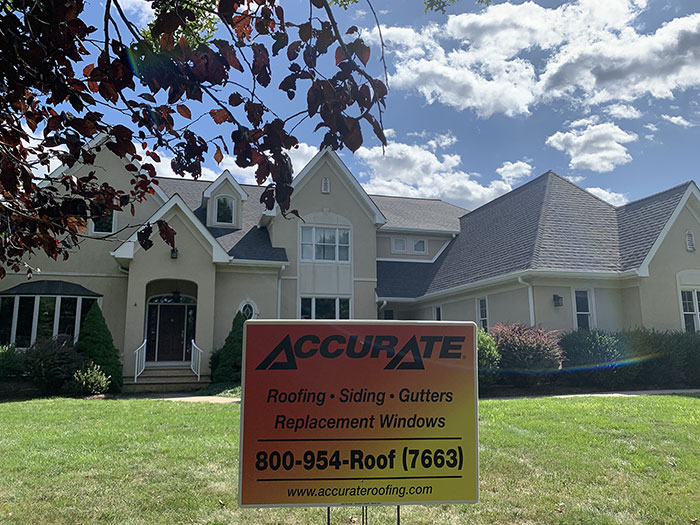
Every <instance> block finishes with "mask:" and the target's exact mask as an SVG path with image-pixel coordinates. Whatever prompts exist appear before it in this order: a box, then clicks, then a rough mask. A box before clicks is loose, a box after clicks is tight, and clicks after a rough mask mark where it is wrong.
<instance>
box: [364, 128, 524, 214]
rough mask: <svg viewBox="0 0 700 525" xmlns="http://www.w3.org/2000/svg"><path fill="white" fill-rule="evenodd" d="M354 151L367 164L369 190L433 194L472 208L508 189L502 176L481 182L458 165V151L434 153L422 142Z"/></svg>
mask: <svg viewBox="0 0 700 525" xmlns="http://www.w3.org/2000/svg"><path fill="white" fill-rule="evenodd" d="M355 155H356V156H357V158H358V159H359V160H360V161H361V162H363V163H364V164H365V165H366V166H367V167H368V168H369V172H368V173H364V174H362V175H364V176H365V177H367V180H366V181H364V182H363V183H362V185H363V186H364V188H365V190H366V191H367V192H369V193H375V194H381V195H403V196H407V197H425V198H437V199H443V200H446V201H449V202H454V203H456V204H459V205H460V206H464V207H466V208H468V209H474V208H477V207H479V206H481V205H482V204H484V203H486V202H488V201H490V200H492V199H495V198H496V197H498V196H499V195H502V194H504V193H506V192H508V191H510V190H511V189H512V187H511V186H510V184H508V183H507V182H505V181H503V180H493V181H491V182H489V183H488V184H481V183H480V182H479V181H477V180H475V179H476V178H477V177H478V175H477V174H474V173H468V172H466V171H464V170H463V169H462V168H461V164H462V158H461V157H460V156H459V155H454V154H442V155H440V156H438V155H437V154H436V153H435V152H433V151H430V149H429V148H428V147H426V146H424V145H415V144H404V143H395V142H394V143H390V144H389V145H388V146H387V147H386V151H385V152H384V153H383V152H382V148H381V147H379V146H376V147H372V148H366V147H364V146H363V147H361V148H360V149H359V150H357V152H356V153H355ZM363 178H364V177H363Z"/></svg>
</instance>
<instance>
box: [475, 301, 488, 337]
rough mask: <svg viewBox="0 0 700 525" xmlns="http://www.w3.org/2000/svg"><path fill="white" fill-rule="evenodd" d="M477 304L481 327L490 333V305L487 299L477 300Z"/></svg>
mask: <svg viewBox="0 0 700 525" xmlns="http://www.w3.org/2000/svg"><path fill="white" fill-rule="evenodd" d="M476 304H477V306H478V314H479V327H480V328H483V329H484V330H486V331H488V326H489V310H488V305H487V303H486V297H480V298H479V299H477V300H476Z"/></svg>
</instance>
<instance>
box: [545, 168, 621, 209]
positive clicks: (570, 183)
mask: <svg viewBox="0 0 700 525" xmlns="http://www.w3.org/2000/svg"><path fill="white" fill-rule="evenodd" d="M552 175H554V176H555V177H557V178H558V179H559V180H561V181H563V182H565V183H567V184H569V185H571V186H573V187H574V188H576V189H577V190H579V191H583V192H585V193H586V194H587V195H590V196H591V197H593V198H594V199H596V200H599V201H600V202H602V203H603V204H605V205H606V206H609V207H611V208H613V209H615V206H613V205H612V204H610V203H609V202H608V201H606V200H603V199H601V198H600V197H598V196H597V195H595V194H593V193H591V192H590V191H588V190H587V189H586V188H582V187H581V186H579V185H578V184H576V183H574V182H571V181H570V180H569V179H567V178H566V177H562V176H561V175H559V174H558V173H554V172H552Z"/></svg>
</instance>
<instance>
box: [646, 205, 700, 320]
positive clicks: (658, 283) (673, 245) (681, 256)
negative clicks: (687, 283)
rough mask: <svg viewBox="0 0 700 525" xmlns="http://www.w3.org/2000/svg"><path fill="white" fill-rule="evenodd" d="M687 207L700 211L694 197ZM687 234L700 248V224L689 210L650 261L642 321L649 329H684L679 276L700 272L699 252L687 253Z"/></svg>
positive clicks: (677, 222)
mask: <svg viewBox="0 0 700 525" xmlns="http://www.w3.org/2000/svg"><path fill="white" fill-rule="evenodd" d="M688 204H689V205H690V206H693V207H695V208H700V203H698V202H697V199H695V197H693V196H691V198H690V200H689V203H688ZM686 230H690V231H692V232H693V233H694V234H695V239H696V242H697V243H698V245H700V223H698V220H697V219H696V218H695V216H694V215H693V213H691V211H690V210H689V209H688V208H687V206H686V207H685V208H684V209H682V210H681V213H680V214H679V215H678V218H677V219H676V221H675V223H674V224H673V226H672V227H671V229H670V230H669V232H668V234H667V236H666V237H665V239H664V240H663V242H662V243H661V245H660V247H659V250H658V251H657V252H656V255H655V256H654V257H653V259H652V260H651V263H650V264H649V277H646V278H643V279H642V280H641V285H640V298H641V305H642V308H641V310H642V320H643V323H644V325H645V326H646V327H649V328H656V329H658V330H680V329H682V324H681V307H680V294H679V291H678V285H677V282H676V276H677V274H678V273H679V272H681V271H683V270H692V269H700V252H698V251H694V252H689V251H688V250H686V246H685V232H686ZM697 284H699V285H700V283H697Z"/></svg>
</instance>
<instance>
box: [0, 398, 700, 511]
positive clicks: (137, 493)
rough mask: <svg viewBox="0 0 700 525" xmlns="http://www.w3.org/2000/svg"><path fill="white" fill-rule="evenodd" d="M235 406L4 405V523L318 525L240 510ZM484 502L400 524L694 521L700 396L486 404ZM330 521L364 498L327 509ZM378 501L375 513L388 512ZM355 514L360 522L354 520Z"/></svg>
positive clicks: (699, 475)
mask: <svg viewBox="0 0 700 525" xmlns="http://www.w3.org/2000/svg"><path fill="white" fill-rule="evenodd" d="M238 417H239V407H238V405H214V404H211V405H210V404H204V403H191V404H188V403H182V402H170V401H154V400H136V399H132V400H91V401H84V400H74V399H46V400H34V401H22V402H19V401H18V402H7V403H0V523H3V524H4V523H19V524H26V523H71V524H77V523H83V524H88V523H148V524H150V523H245V524H247V525H255V524H258V523H270V524H273V523H274V524H305V523H317V524H323V523H325V510H323V509H318V508H315V509H265V510H257V509H246V510H240V509H238V508H237V505H236V500H237V488H236V484H237V479H238V461H237V454H238ZM480 443H481V446H480V451H481V452H480V453H481V458H480V459H481V461H480V468H481V501H480V502H479V503H478V504H477V505H471V506H467V505H463V506H460V505H441V506H430V507H409V506H407V507H403V508H402V523H406V524H417V523H424V524H441V523H465V524H470V525H471V524H537V523H541V524H557V523H571V524H581V523H585V524H607V523H610V524H612V523H619V524H622V523H625V524H626V523H629V524H664V523H668V524H688V523H691V520H693V519H696V518H700V397H698V396H641V397H579V398H559V399H555V398H540V399H520V400H491V401H483V402H481V403H480ZM332 516H333V519H332V521H333V523H334V524H348V523H359V516H360V509H359V508H357V507H344V508H339V509H334V510H333V514H332ZM394 516H395V509H394V508H387V507H373V508H370V510H369V518H370V523H372V524H379V523H385V524H388V523H393V519H394ZM353 517H354V518H356V521H354V520H353Z"/></svg>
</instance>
